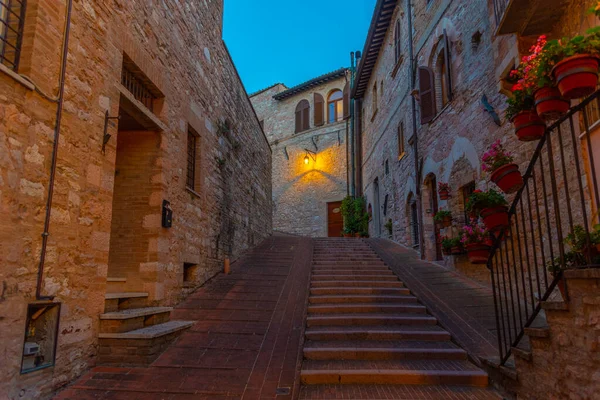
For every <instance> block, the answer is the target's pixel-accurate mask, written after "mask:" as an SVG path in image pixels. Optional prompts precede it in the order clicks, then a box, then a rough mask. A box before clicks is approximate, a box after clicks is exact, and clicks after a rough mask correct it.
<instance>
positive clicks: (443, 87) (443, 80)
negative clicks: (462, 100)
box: [436, 49, 449, 109]
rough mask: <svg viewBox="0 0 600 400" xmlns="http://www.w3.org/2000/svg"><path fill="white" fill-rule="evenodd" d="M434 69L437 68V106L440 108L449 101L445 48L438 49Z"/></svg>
mask: <svg viewBox="0 0 600 400" xmlns="http://www.w3.org/2000/svg"><path fill="white" fill-rule="evenodd" d="M436 69H437V74H436V75H437V78H438V82H439V83H438V88H439V93H440V98H439V102H440V105H439V108H440V109H442V108H443V107H445V106H446V104H448V101H449V97H448V95H449V93H448V68H447V66H446V50H445V49H444V50H442V51H440V54H439V55H438V60H437V63H436Z"/></svg>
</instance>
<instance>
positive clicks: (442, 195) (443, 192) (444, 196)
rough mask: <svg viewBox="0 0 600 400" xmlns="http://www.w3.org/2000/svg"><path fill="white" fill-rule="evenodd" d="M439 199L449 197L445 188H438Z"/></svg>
mask: <svg viewBox="0 0 600 400" xmlns="http://www.w3.org/2000/svg"><path fill="white" fill-rule="evenodd" d="M439 194H440V200H448V199H449V198H450V193H449V192H448V191H447V190H440V191H439Z"/></svg>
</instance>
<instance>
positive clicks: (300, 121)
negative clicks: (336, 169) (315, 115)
mask: <svg viewBox="0 0 600 400" xmlns="http://www.w3.org/2000/svg"><path fill="white" fill-rule="evenodd" d="M309 120H310V104H309V102H308V100H302V101H301V102H300V103H298V105H297V106H296V133H298V132H303V131H307V130H309V129H310V121H309Z"/></svg>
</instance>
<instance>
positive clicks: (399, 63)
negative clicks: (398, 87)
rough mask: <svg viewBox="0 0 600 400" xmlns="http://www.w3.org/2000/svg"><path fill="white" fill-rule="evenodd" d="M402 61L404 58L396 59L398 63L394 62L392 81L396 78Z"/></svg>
mask: <svg viewBox="0 0 600 400" xmlns="http://www.w3.org/2000/svg"><path fill="white" fill-rule="evenodd" d="M403 61H404V56H402V55H401V56H400V58H399V59H398V61H397V62H396V65H394V69H393V70H392V79H394V78H396V75H397V74H398V70H399V69H400V66H401V65H402V62H403Z"/></svg>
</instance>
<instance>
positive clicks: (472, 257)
mask: <svg viewBox="0 0 600 400" xmlns="http://www.w3.org/2000/svg"><path fill="white" fill-rule="evenodd" d="M467 256H468V257H469V261H470V262H471V264H487V262H488V258H489V257H490V246H488V245H487V244H485V243H472V244H468V245H467Z"/></svg>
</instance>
